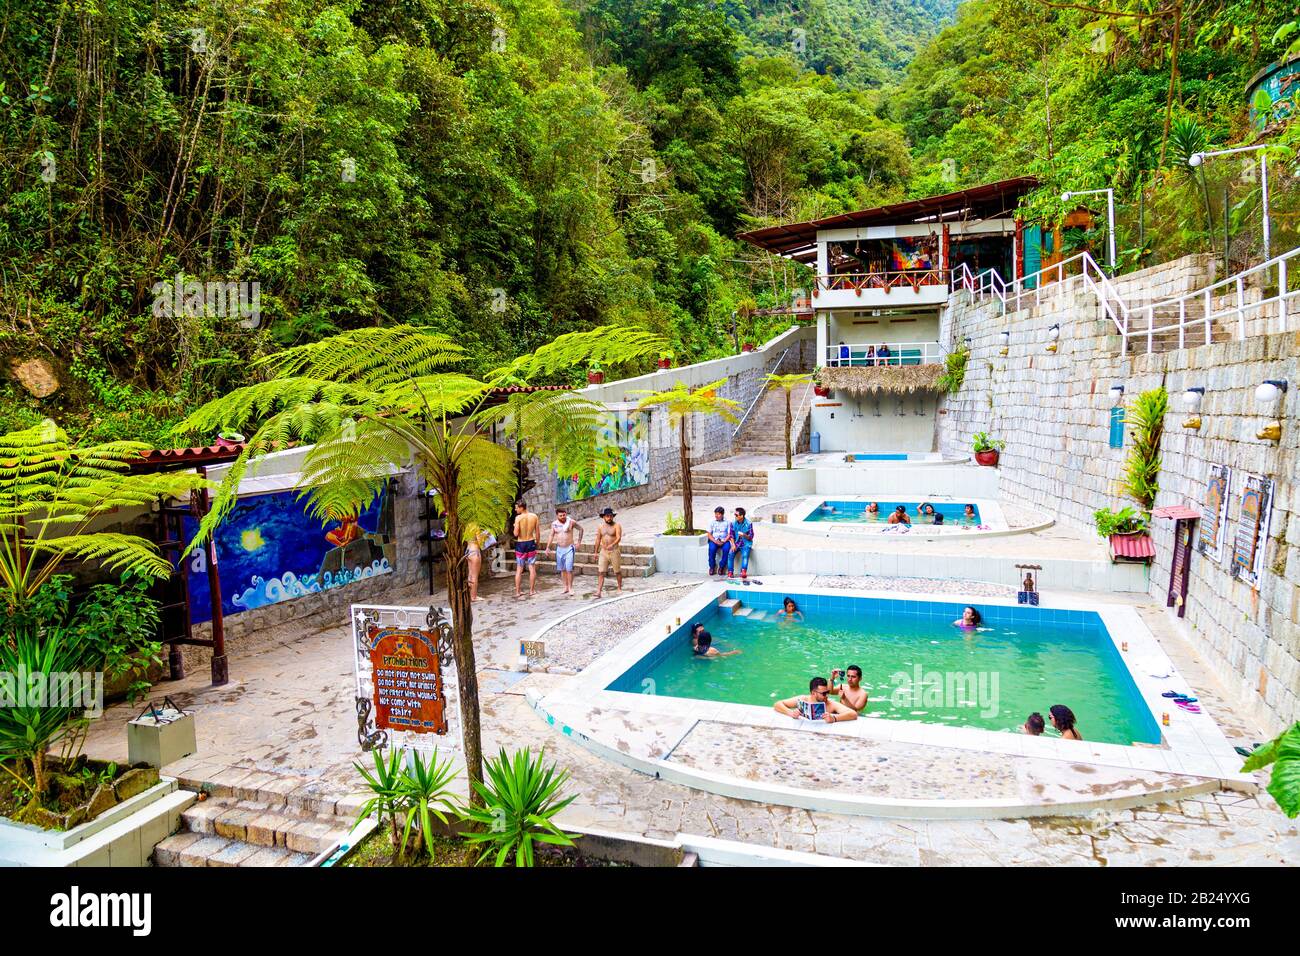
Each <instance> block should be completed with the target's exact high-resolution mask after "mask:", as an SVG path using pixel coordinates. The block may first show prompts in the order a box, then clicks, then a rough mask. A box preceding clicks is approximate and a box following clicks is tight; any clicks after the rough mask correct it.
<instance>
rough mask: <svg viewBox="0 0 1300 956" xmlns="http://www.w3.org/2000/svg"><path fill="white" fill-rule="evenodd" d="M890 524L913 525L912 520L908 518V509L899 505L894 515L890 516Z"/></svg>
mask: <svg viewBox="0 0 1300 956" xmlns="http://www.w3.org/2000/svg"><path fill="white" fill-rule="evenodd" d="M889 523H890V524H911V523H912V519H911V518H909V517H908V516H907V507H906V506H905V505H899V506H898V507H897V508H895V509H894V513H893V514H891V515H890V516H889Z"/></svg>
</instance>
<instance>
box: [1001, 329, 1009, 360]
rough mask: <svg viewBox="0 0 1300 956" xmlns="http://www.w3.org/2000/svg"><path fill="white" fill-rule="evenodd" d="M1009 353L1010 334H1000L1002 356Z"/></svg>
mask: <svg viewBox="0 0 1300 956" xmlns="http://www.w3.org/2000/svg"><path fill="white" fill-rule="evenodd" d="M1010 351H1011V333H1010V332H1003V333H1002V354H1003V355H1006V354H1008V353H1009V352H1010Z"/></svg>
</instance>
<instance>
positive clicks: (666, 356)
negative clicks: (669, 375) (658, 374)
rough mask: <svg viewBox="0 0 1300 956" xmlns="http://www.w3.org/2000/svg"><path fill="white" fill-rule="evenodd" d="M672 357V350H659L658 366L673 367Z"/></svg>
mask: <svg viewBox="0 0 1300 956" xmlns="http://www.w3.org/2000/svg"><path fill="white" fill-rule="evenodd" d="M673 358H674V356H673V353H672V352H660V353H659V367H660V368H672V367H673Z"/></svg>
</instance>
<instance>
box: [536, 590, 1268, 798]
mask: <svg viewBox="0 0 1300 956" xmlns="http://www.w3.org/2000/svg"><path fill="white" fill-rule="evenodd" d="M811 582H812V576H810V575H786V576H771V577H767V578H766V579H765V583H764V584H763V585H757V584H755V585H750V587H751V588H753V589H754V590H755V591H759V592H765V593H769V594H770V593H779V594H785V593H792V594H801V595H808V596H825V597H839V598H843V597H858V598H864V599H877V600H882V601H912V602H917V603H943V604H973V605H975V606H977V607H978V606H997V607H1018V606H1019V605H1017V604H1016V602H1015V601H1014V600H1007V599H1003V598H991V597H985V596H982V595H962V594H949V593H939V594H935V593H916V592H898V591H860V590H852V589H846V588H816V587H812V586H811ZM742 590H745V588H744V587H743V586H742V585H739V584H738V583H737V582H735V581H731V582H714V581H710V582H705V583H703V584H700V585H699V586H698V587H697V588H696V589H695V590H694V591H692V592H691V593H690V594H688V595H687V596H685V597H684V598H682V599H680V600H678V601H676V602H674V603H673V604H671V605H669V606H667V607H666V608H664V609H663V610H662V611H660V612H659V613H657V614H656V615H655V616H654V617H653V618H651V619H650V620H649V621H647V622H646V623H645V624H643V625H642V626H641V627H640V628H638V629H637V630H636V631H635V632H633V633H632V634H631V635H630V636H629V637H627V638H626V639H625V640H623V641H621V642H620V643H619V644H618V645H616V646H615V647H613V648H611V649H610V650H609V651H607V652H606V653H605V654H603V655H601V656H600V657H599V658H597V659H596V661H594V662H593V663H592V664H591V665H590V666H588V667H587V668H586V669H584V670H583V671H582V672H581V673H580V674H578V675H577V676H576V677H573V678H570V679H569V680H568V681H566V683H565V685H564V686H563V687H561V688H559V689H557V690H555V691H553V692H551V693H549V694H545V695H539V694H536V692H532V693H530V694H529V701H530V703H531V704H532V706H533V707H534V709H536V710H537V711H538V712H539V713H541V714H542V716H543V717H544V718H545V719H547V720H548V721H550V722H552V723H555V724H557V725H559V724H560V723H562V722H563V720H564V714H585V713H587V712H589V711H591V710H592V709H593V708H600V709H608V710H614V711H624V712H631V713H641V714H645V715H646V716H647V717H650V718H653V717H661V718H668V719H678V720H685V721H688V724H687V730H686V731H685V732H683V733H682V734H681V737H683V738H684V737H685V736H686V734H687V733H689V732H690V729H691V727H693V726H694V722H695V721H699V720H713V721H721V722H725V723H731V724H741V725H749V726H753V727H764V728H767V727H774V728H779V729H782V730H797V731H801V732H804V733H827V734H837V735H841V736H850V737H863V738H868V739H872V740H877V741H898V742H901V743H912V744H921V745H929V746H935V747H948V748H955V749H961V750H975V751H982V752H986V753H994V754H1005V755H1008V756H1022V757H1035V758H1042V759H1049V760H1068V761H1070V762H1071V763H1082V764H1095V765H1098V766H1104V767H1116V768H1130V769H1133V770H1139V771H1149V772H1155V773H1169V774H1179V775H1183V776H1188V777H1198V778H1208V779H1212V780H1214V781H1218V782H1220V783H1222V784H1225V785H1228V786H1235V787H1237V788H1246V789H1253V788H1254V785H1255V781H1254V778H1253V777H1251V776H1250V775H1249V774H1243V773H1241V764H1242V758H1241V757H1240V756H1239V755H1238V754H1237V753H1236V751H1235V750H1233V748H1232V745H1231V744H1230V743H1229V742H1228V739H1227V738H1226V737H1225V736H1224V734H1223V731H1222V730H1221V729H1220V728H1219V726H1218V724H1216V723H1215V722H1214V720H1213V718H1212V717H1210V715H1209V714H1208V713H1207V712H1206V711H1205V710H1204V709H1203V710H1202V712H1201V713H1199V714H1192V713H1187V712H1185V711H1183V710H1181V709H1180V708H1179V707H1177V706H1176V705H1174V703H1173V702H1172V701H1171V700H1169V699H1167V698H1164V697H1162V696H1161V694H1162V693H1163V692H1165V691H1167V690H1178V691H1182V692H1184V693H1189V694H1191V695H1192V696H1199V695H1198V694H1197V692H1196V689H1195V688H1193V687H1191V686H1190V685H1188V684H1187V683H1185V682H1184V681H1183V679H1182V678H1181V676H1180V675H1179V673H1178V671H1177V669H1176V668H1175V667H1174V665H1173V663H1172V662H1171V661H1170V660H1169V657H1168V655H1166V654H1165V652H1164V650H1163V649H1162V648H1161V647H1160V644H1159V642H1158V641H1157V640H1156V638H1155V635H1153V634H1152V633H1151V631H1150V630H1149V629H1148V628H1147V626H1146V625H1145V623H1143V621H1142V619H1141V617H1140V616H1139V615H1138V613H1137V610H1136V609H1135V608H1133V607H1129V606H1125V605H1108V604H1101V603H1095V602H1090V601H1085V600H1079V599H1077V598H1066V597H1062V598H1055V597H1053V596H1052V595H1051V593H1050V592H1047V593H1045V594H1042V595H1041V600H1042V603H1041V604H1040V609H1045V610H1070V611H1091V612H1095V613H1096V614H1098V615H1099V616H1100V618H1101V621H1102V624H1103V625H1104V626H1105V628H1106V631H1107V633H1108V634H1109V636H1110V639H1111V641H1112V642H1113V643H1114V645H1115V650H1116V653H1117V654H1118V656H1119V658H1120V659H1121V660H1122V661H1123V662H1124V665H1125V667H1126V669H1127V670H1128V674H1129V677H1130V678H1131V679H1132V681H1133V683H1134V685H1135V686H1136V688H1137V691H1138V694H1139V696H1140V697H1141V699H1142V701H1143V703H1144V704H1145V705H1146V706H1147V708H1148V710H1149V711H1150V713H1151V716H1152V719H1153V720H1154V721H1155V723H1156V726H1157V727H1160V730H1161V732H1162V735H1163V737H1164V743H1165V745H1166V747H1165V748H1161V749H1157V748H1153V747H1135V746H1129V745H1122V744H1103V743H1095V742H1092V741H1087V740H1084V741H1068V740H1061V739H1059V738H1049V737H1030V736H1028V735H1025V734H1014V733H1006V732H1002V731H993V730H983V729H979V728H974V727H947V726H942V725H938V724H928V723H922V722H919V721H908V720H884V719H872V718H869V717H868V718H864V719H859V720H853V721H846V722H843V723H832V724H814V723H811V722H806V721H791V720H790V718H788V717H785V716H782V715H781V714H778V713H777V712H776V711H775V710H774V709H772V708H769V707H759V706H755V705H751V704H733V703H726V702H722V701H708V700H694V699H690V698H680V697H667V696H662V695H649V694H631V693H626V692H622V691H611V690H606V687H608V685H609V684H611V683H612V682H613V681H614V680H616V679H617V678H619V677H620V676H622V675H623V674H624V673H626V672H627V671H628V670H630V669H631V668H633V667H634V666H636V664H637V663H638V662H640V661H641V659H642V658H644V657H645V656H646V655H647V654H649V653H650V652H651V651H653V650H654V649H655V648H656V647H658V646H659V644H660V643H662V642H663V641H664V639H665V638H666V637H668V635H669V633H670V632H671V631H675V630H677V628H678V627H679V626H680V625H678V624H677V623H676V622H677V621H678V620H679V619H680V620H682V621H687V620H689V619H690V618H691V617H692V616H694V615H696V614H698V613H700V612H701V611H702V610H704V609H705V608H707V607H708V606H709V605H710V604H714V603H716V602H717V601H718V600H719V599H720V597H721V596H722V595H723V594H724V593H725V592H727V591H742ZM550 626H552V625H547V626H546V627H545V628H543V629H542V631H541V632H539V634H538V637H539V638H540V636H541V635H542V634H543V633H544V632H545V631H546V630H548V629H549V627H550ZM1120 635H1122V638H1121V636H1120ZM1124 641H1127V642H1128V645H1129V649H1128V651H1127V652H1125V651H1123V650H1122V648H1121V645H1122V643H1123V642H1124ZM1160 674H1167V675H1168V676H1167V677H1163V678H1161V677H1157V676H1154V675H1160ZM797 689H798V688H793V689H792V692H794V691H796V690H797ZM1164 713H1168V714H1169V718H1170V724H1169V726H1167V727H1164V726H1161V715H1162V714H1164ZM570 730H572V735H573V736H574V737H575V739H578V740H579V741H580V742H583V743H584V744H587V745H588V746H589V749H593V750H595V751H597V752H600V753H602V754H604V755H605V756H607V757H610V758H611V759H615V760H618V761H620V762H622V763H624V764H626V765H628V766H632V767H633V768H634V769H638V770H641V771H642V772H645V773H650V774H653V775H655V776H663V777H665V778H669V779H674V780H676V781H677V782H680V783H683V784H685V785H687V786H691V785H695V786H703V787H704V788H705V789H711V790H719V791H720V792H721V791H724V790H732V791H735V794H734V795H739V796H744V797H745V798H747V799H758V800H762V799H765V798H776V799H777V802H788V800H782V799H780V798H783V797H787V798H788V797H790V796H791V795H797V796H798V797H799V799H800V800H801V801H802V803H800V804H798V805H803V804H805V803H806V804H807V805H810V806H817V807H820V808H823V809H838V810H842V811H845V812H863V807H870V808H871V809H872V810H880V809H881V808H882V807H887V806H889V805H893V804H896V805H897V807H898V808H900V809H901V808H906V807H907V806H912V805H917V804H925V803H927V802H928V803H942V804H945V805H947V806H948V807H949V808H950V810H951V811H952V813H953V814H954V815H959V814H961V812H962V811H963V810H964V809H971V810H978V809H981V808H989V807H992V806H1000V807H1005V806H1008V804H1007V802H1006V801H989V800H965V801H963V800H944V801H917V800H898V801H892V800H887V799H884V798H878V797H876V798H869V799H868V798H862V799H861V800H855V799H854V798H851V797H847V796H845V795H843V794H836V793H832V792H826V791H811V790H802V789H800V788H793V787H783V786H780V785H777V784H768V783H757V782H755V781H742V780H739V779H738V778H731V777H727V776H725V775H722V774H717V773H710V772H709V771H703V770H697V769H695V768H691V767H687V766H685V765H681V764H673V763H670V762H669V760H668V758H669V757H671V750H670V751H669V752H667V753H665V755H664V758H663V759H659V760H652V759H648V758H647V759H642V758H635V757H629V756H628V755H626V754H618V753H617V752H616V751H613V752H611V751H612V748H611V746H610V745H608V744H603V743H601V742H599V741H596V743H598V744H600V745H599V746H590V745H591V743H592V741H591V740H589V738H588V735H587V734H586V733H584V732H582V728H580V727H575V728H569V727H567V726H566V727H565V732H566V733H568V732H570ZM677 742H680V738H679V740H678V741H677ZM674 746H675V743H674ZM693 781H694V782H693ZM1175 798H1176V797H1171V796H1169V795H1168V794H1165V793H1162V792H1156V793H1153V794H1151V799H1150V801H1148V802H1155V801H1156V800H1157V799H1175ZM854 803H857V804H859V805H858V806H856V807H854V806H852V804H854ZM1091 803H1092V804H1093V805H1094V806H1100V805H1105V804H1106V803H1107V801H1106V800H1105V799H1100V800H1097V801H1092V802H1091ZM1044 812H1048V811H1047V810H1046V809H1045V810H1044ZM1050 812H1053V813H1062V812H1067V807H1066V806H1063V805H1059V804H1057V805H1051V807H1050Z"/></svg>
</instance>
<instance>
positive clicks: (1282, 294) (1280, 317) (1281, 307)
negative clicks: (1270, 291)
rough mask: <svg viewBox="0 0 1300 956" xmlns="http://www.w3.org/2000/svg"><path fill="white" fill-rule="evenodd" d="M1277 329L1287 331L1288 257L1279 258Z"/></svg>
mask: <svg viewBox="0 0 1300 956" xmlns="http://www.w3.org/2000/svg"><path fill="white" fill-rule="evenodd" d="M1277 330H1278V331H1279V332H1285V331H1286V259H1285V258H1283V259H1279V260H1277Z"/></svg>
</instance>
